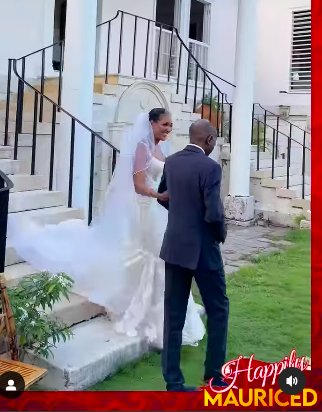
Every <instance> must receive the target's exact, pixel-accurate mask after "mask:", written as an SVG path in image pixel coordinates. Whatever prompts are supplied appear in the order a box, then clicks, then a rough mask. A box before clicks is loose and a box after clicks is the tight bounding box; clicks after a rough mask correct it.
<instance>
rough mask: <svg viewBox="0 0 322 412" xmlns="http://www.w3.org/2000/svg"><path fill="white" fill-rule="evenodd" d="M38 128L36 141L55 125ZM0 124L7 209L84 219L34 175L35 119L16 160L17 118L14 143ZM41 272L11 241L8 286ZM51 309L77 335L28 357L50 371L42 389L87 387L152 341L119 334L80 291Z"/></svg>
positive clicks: (53, 219) (44, 217)
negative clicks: (8, 183)
mask: <svg viewBox="0 0 322 412" xmlns="http://www.w3.org/2000/svg"><path fill="white" fill-rule="evenodd" d="M0 113H1V112H0ZM2 115H3V114H2ZM40 126H41V127H40V128H41V132H43V133H44V132H47V133H44V134H42V135H41V134H38V135H37V139H38V138H39V136H40V138H44V137H45V136H46V135H47V137H49V133H50V128H51V124H46V123H43V124H40ZM0 127H1V129H0V170H2V171H3V172H4V173H5V174H7V175H8V176H9V178H10V179H11V180H12V182H13V184H14V188H13V190H12V192H11V193H10V197H9V213H10V214H12V213H15V214H23V215H24V216H26V217H28V218H31V219H34V220H35V221H37V222H38V223H39V224H57V223H59V222H62V221H65V220H68V219H83V217H84V216H83V212H82V210H79V209H75V208H68V207H66V204H67V201H66V198H65V195H64V194H63V193H62V192H59V191H49V190H48V176H41V175H39V174H36V175H30V154H31V140H32V134H31V133H30V132H31V131H32V123H29V122H24V123H23V133H22V134H21V135H19V145H20V147H19V150H18V160H13V144H14V134H13V130H14V122H13V121H12V122H10V125H9V131H10V134H9V137H10V138H9V144H10V146H6V147H5V146H3V141H4V132H3V130H4V122H3V124H0ZM38 130H39V129H38ZM20 158H23V159H24V160H20ZM44 162H45V163H46V162H47V163H48V159H44ZM43 269H44V270H45V269H46V268H43ZM37 272H39V271H37V270H35V269H34V268H33V267H31V266H30V265H29V264H28V263H26V262H24V261H23V259H21V258H20V257H19V256H18V255H17V253H16V251H15V250H14V248H13V247H12V246H11V245H10V244H7V248H6V267H5V273H4V276H5V280H6V284H7V286H8V287H10V286H15V285H17V283H18V282H19V280H21V279H22V278H23V277H26V276H31V275H33V274H35V273H37ZM50 313H51V315H52V316H53V317H55V318H59V319H60V320H62V321H63V322H64V323H65V324H67V325H68V326H71V327H72V330H73V333H74V337H73V338H72V340H71V341H69V342H67V343H59V344H58V345H57V347H56V348H54V349H53V353H54V359H47V360H45V359H44V358H41V357H38V358H34V356H33V354H31V353H30V354H28V355H27V356H28V357H29V356H30V359H29V360H28V361H30V360H32V362H34V363H35V364H38V365H43V366H45V368H46V369H48V372H49V373H48V375H47V377H46V378H45V379H44V380H43V381H42V383H41V384H42V387H44V388H47V389H55V390H81V389H85V388H87V387H89V386H91V385H93V384H95V383H97V382H99V381H101V380H103V379H104V378H106V376H108V375H110V374H112V373H114V372H115V371H116V370H117V369H119V368H120V367H122V366H123V365H125V364H127V363H129V362H131V361H133V360H135V359H138V358H139V357H141V356H142V354H143V353H145V352H146V351H147V350H148V345H147V344H146V343H145V342H144V341H143V340H142V339H139V338H133V339H129V338H127V337H124V336H118V335H116V334H115V332H114V331H113V330H112V328H111V325H110V322H109V320H108V318H107V316H106V313H105V310H104V308H102V307H100V306H98V305H95V304H93V303H90V302H88V300H87V299H86V298H84V297H82V296H80V295H78V294H76V293H71V294H70V299H69V301H68V300H67V299H65V298H63V299H62V300H61V301H60V302H59V303H57V304H55V305H54V307H53V310H52V312H50Z"/></svg>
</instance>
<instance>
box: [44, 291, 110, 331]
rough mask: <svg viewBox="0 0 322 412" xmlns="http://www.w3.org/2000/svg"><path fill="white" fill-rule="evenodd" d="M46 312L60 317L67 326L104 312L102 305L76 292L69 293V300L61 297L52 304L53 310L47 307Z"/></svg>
mask: <svg viewBox="0 0 322 412" xmlns="http://www.w3.org/2000/svg"><path fill="white" fill-rule="evenodd" d="M46 312H47V313H48V314H50V313H51V316H54V317H56V318H58V319H61V320H62V321H63V322H64V323H65V324H66V325H67V326H72V325H76V324H78V323H80V322H84V321H88V320H90V319H93V318H95V317H97V316H100V315H105V314H106V311H105V309H104V308H103V307H101V306H98V305H95V304H94V303H91V302H89V301H88V300H87V299H86V298H85V297H83V296H80V295H78V294H76V293H71V294H70V295H69V300H67V299H66V298H62V300H61V301H60V302H57V303H56V304H55V305H54V307H53V311H50V309H49V308H48V309H47V310H46Z"/></svg>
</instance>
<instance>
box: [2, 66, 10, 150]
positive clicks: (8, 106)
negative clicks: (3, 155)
mask: <svg viewBox="0 0 322 412" xmlns="http://www.w3.org/2000/svg"><path fill="white" fill-rule="evenodd" d="M11 73H12V60H11V59H9V60H8V77H7V100H6V119H5V126H4V142H3V144H4V146H8V142H9V133H8V132H9V120H10V93H11Z"/></svg>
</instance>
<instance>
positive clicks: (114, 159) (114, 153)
mask: <svg viewBox="0 0 322 412" xmlns="http://www.w3.org/2000/svg"><path fill="white" fill-rule="evenodd" d="M112 156H113V157H112V174H113V173H114V170H115V167H116V157H117V152H116V150H115V149H113V155H112Z"/></svg>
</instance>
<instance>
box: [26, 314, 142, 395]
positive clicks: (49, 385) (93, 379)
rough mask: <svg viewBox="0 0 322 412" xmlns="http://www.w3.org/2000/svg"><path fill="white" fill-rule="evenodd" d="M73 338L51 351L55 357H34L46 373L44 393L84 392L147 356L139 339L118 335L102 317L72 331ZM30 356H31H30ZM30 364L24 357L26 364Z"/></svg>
mask: <svg viewBox="0 0 322 412" xmlns="http://www.w3.org/2000/svg"><path fill="white" fill-rule="evenodd" d="M72 331H73V333H74V336H73V338H72V339H71V340H69V341H67V342H59V343H57V344H56V347H55V348H52V351H53V354H54V358H52V357H50V358H48V359H44V358H42V357H40V356H39V357H36V359H35V362H34V364H35V365H37V366H41V365H42V367H44V368H46V369H47V370H48V375H47V376H46V377H45V378H44V379H43V380H42V381H41V384H40V386H41V388H43V389H46V390H60V391H77V390H83V389H86V388H88V387H90V386H92V385H94V384H95V383H98V382H101V381H102V380H104V379H105V378H106V377H108V376H110V375H112V374H114V373H115V372H116V371H117V370H118V369H119V368H121V367H123V366H125V365H127V364H129V363H130V362H133V361H135V360H138V359H140V358H141V357H142V355H144V354H145V353H147V351H148V344H147V342H146V341H145V340H143V339H141V338H139V337H131V338H130V337H127V336H124V335H119V334H117V333H116V332H115V331H114V330H113V327H112V324H111V323H110V322H109V321H108V320H107V319H106V318H104V317H99V318H96V319H92V320H90V321H88V322H84V323H81V324H79V325H76V326H74V327H73V328H72ZM30 357H32V358H33V357H34V355H33V354H30ZM28 359H29V362H30V358H29V357H27V358H26V359H25V362H28Z"/></svg>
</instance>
